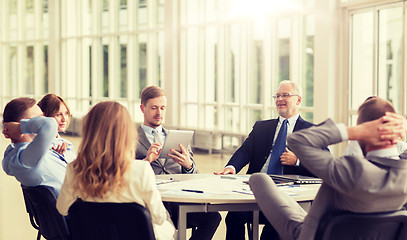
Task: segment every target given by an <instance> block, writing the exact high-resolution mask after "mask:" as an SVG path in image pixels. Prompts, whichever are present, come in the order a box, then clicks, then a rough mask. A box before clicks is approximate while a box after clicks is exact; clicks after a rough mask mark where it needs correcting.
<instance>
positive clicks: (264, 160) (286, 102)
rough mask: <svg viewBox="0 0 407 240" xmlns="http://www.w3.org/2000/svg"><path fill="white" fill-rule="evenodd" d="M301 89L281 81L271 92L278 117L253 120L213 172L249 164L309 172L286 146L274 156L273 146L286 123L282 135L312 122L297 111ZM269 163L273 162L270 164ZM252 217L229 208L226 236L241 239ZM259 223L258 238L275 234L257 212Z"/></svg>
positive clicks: (270, 169) (227, 171)
mask: <svg viewBox="0 0 407 240" xmlns="http://www.w3.org/2000/svg"><path fill="white" fill-rule="evenodd" d="M301 93H302V91H301V88H300V87H299V86H298V84H297V83H295V82H292V81H282V82H280V85H279V87H278V89H277V92H276V95H275V96H273V97H274V99H275V103H276V108H277V111H278V114H279V115H280V116H279V117H278V118H277V119H271V120H266V121H258V122H256V123H255V124H254V126H253V130H252V131H251V133H250V134H249V137H248V138H247V139H246V140H245V141H244V143H243V144H242V146H241V147H240V148H239V149H238V150H237V151H236V152H235V153H234V154H233V156H232V158H231V159H230V160H229V162H228V163H227V165H226V167H225V168H224V169H222V170H220V171H217V172H215V174H235V173H238V172H239V171H240V170H241V169H242V168H243V167H244V166H246V165H247V164H249V169H248V171H247V173H248V174H252V173H256V172H264V173H274V174H298V175H311V174H310V172H308V171H307V170H306V169H305V168H304V167H303V166H302V164H301V162H300V160H299V159H298V158H297V156H296V155H295V154H294V153H293V152H292V151H291V150H290V149H288V148H286V147H284V149H283V150H284V151H283V153H282V154H281V152H280V153H279V154H277V156H275V157H274V158H273V151H274V150H273V148H274V146H276V142H277V139H278V138H279V137H278V134H279V132H280V129H283V127H284V124H287V125H286V131H285V132H284V134H285V135H284V136H286V135H289V134H291V133H292V132H293V131H297V130H300V129H305V128H309V127H311V126H313V124H312V123H310V122H307V121H305V120H304V119H302V118H301V116H300V115H299V106H300V104H301V100H302V98H301ZM284 120H287V121H284ZM285 122H287V123H285ZM282 141H283V145H284V146H285V141H286V140H285V137H283V139H282ZM270 163H271V164H272V165H273V164H274V165H273V166H270ZM274 167H276V169H274ZM277 217H278V216H277ZM251 220H252V213H250V212H229V213H228V215H227V216H226V239H227V240H244V238H245V227H244V224H245V223H247V222H250V221H251ZM260 223H265V227H264V228H263V231H262V234H261V239H269V240H270V239H276V238H278V235H277V233H276V232H275V231H274V229H273V227H272V226H271V225H270V224H269V223H268V221H267V220H266V219H265V218H264V215H263V214H262V213H261V214H260Z"/></svg>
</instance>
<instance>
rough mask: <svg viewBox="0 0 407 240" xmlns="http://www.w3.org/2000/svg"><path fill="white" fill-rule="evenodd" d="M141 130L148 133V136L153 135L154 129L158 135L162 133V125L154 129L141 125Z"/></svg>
mask: <svg viewBox="0 0 407 240" xmlns="http://www.w3.org/2000/svg"><path fill="white" fill-rule="evenodd" d="M141 128H142V129H143V131H144V132H145V133H148V134H153V130H154V129H156V130H157V132H159V133H161V132H162V131H163V125H160V126H158V127H156V128H152V127H149V126H147V125H144V124H141Z"/></svg>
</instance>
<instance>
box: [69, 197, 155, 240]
mask: <svg viewBox="0 0 407 240" xmlns="http://www.w3.org/2000/svg"><path fill="white" fill-rule="evenodd" d="M68 213H69V214H68V216H69V223H70V229H71V236H72V239H73V240H126V239H132V240H136V239H140V240H141V239H142V240H154V239H155V236H154V231H153V225H152V222H151V217H150V213H149V211H148V210H147V209H146V208H144V207H143V206H141V205H139V204H137V203H96V202H85V201H82V200H81V199H78V200H77V201H76V202H75V203H74V204H72V206H71V207H70V208H69V211H68Z"/></svg>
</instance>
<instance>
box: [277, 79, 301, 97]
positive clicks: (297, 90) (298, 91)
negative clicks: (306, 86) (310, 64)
mask: <svg viewBox="0 0 407 240" xmlns="http://www.w3.org/2000/svg"><path fill="white" fill-rule="evenodd" d="M287 84H290V85H291V86H292V87H293V92H292V93H293V94H298V95H299V96H302V89H301V87H300V85H299V84H298V83H296V82H293V81H290V80H283V81H281V82H280V84H279V85H278V86H279V87H280V86H282V85H287Z"/></svg>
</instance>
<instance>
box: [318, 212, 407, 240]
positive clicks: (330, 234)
mask: <svg viewBox="0 0 407 240" xmlns="http://www.w3.org/2000/svg"><path fill="white" fill-rule="evenodd" d="M315 239H316V240H339V239H341V240H342V239H352V240H405V239H407V211H406V210H399V211H395V212H385V213H350V212H345V213H339V214H335V215H332V216H330V217H327V218H326V219H325V220H324V221H322V222H321V224H320V226H319V228H318V232H317V235H316V238H315Z"/></svg>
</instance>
